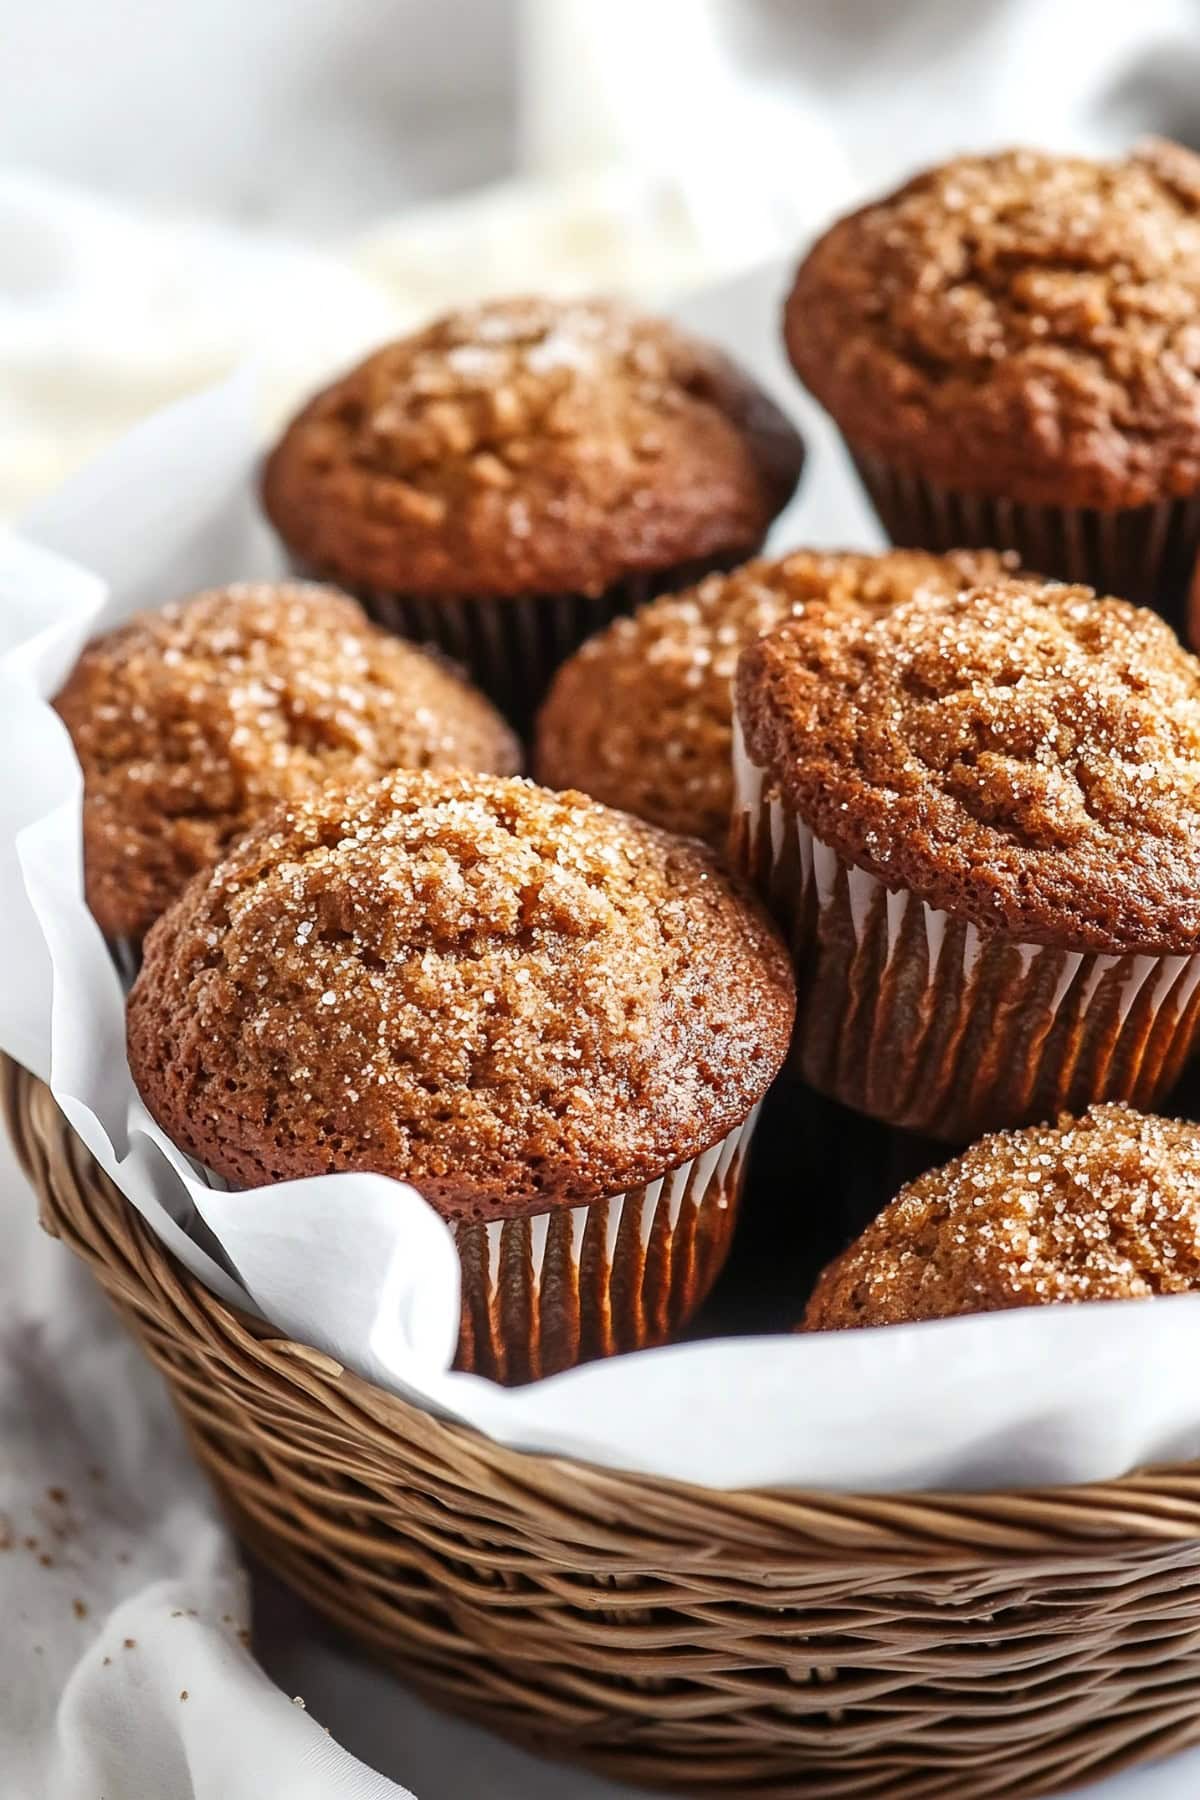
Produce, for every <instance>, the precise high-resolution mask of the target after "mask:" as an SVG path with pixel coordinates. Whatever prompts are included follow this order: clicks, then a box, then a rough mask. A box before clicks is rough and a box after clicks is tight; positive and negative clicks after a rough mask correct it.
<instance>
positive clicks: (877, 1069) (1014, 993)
mask: <svg viewBox="0 0 1200 1800" xmlns="http://www.w3.org/2000/svg"><path fill="white" fill-rule="evenodd" d="M734 762H735V807H734V828H733V853H734V858H735V861H736V862H738V863H739V864H740V865H741V867H742V868H743V869H744V870H745V871H746V872H747V873H748V874H749V876H750V878H751V879H752V880H753V881H754V883H755V884H756V886H757V887H758V888H759V890H760V892H761V893H762V894H763V895H764V896H765V897H766V899H767V901H768V903H769V904H770V906H771V907H772V909H773V910H774V912H775V914H776V916H777V918H778V919H779V920H780V923H781V924H782V926H783V928H784V929H785V931H786V932H787V934H788V937H789V940H790V943H791V947H792V954H793V957H794V959H795V963H796V970H797V977H798V988H799V1009H798V1013H797V1022H796V1035H795V1038H794V1040H793V1047H792V1062H793V1066H794V1068H795V1069H796V1071H797V1072H798V1073H799V1074H800V1075H801V1076H802V1077H803V1079H804V1080H805V1081H807V1082H809V1083H810V1084H811V1086H813V1087H815V1088H817V1089H818V1090H819V1091H820V1092H822V1093H825V1094H829V1095H831V1096H832V1097H833V1098H834V1099H837V1100H840V1101H842V1102H843V1104H845V1105H847V1106H852V1107H854V1108H856V1109H857V1110H858V1111H860V1112H864V1113H868V1114H870V1115H871V1116H872V1117H873V1118H877V1119H882V1120H883V1121H884V1122H885V1123H887V1124H889V1125H895V1126H900V1127H902V1128H904V1129H905V1130H908V1131H914V1132H920V1133H923V1134H924V1135H926V1136H929V1137H937V1138H942V1139H945V1140H948V1141H949V1142H951V1143H960V1144H961V1143H966V1142H968V1141H969V1140H970V1139H972V1138H975V1137H978V1136H979V1135H980V1133H982V1132H984V1131H993V1130H998V1129H1000V1128H1002V1127H1007V1126H1017V1125H1027V1124H1031V1123H1033V1122H1034V1121H1036V1120H1041V1119H1051V1118H1053V1117H1054V1116H1055V1115H1056V1114H1057V1113H1059V1112H1061V1111H1064V1110H1066V1111H1070V1112H1079V1111H1081V1110H1082V1109H1083V1108H1085V1107H1087V1106H1088V1105H1090V1104H1091V1102H1093V1101H1096V1100H1128V1101H1130V1102H1131V1103H1132V1104H1133V1105H1135V1106H1141V1107H1153V1106H1154V1105H1155V1104H1156V1102H1157V1101H1159V1100H1160V1099H1161V1098H1162V1096H1163V1095H1164V1094H1165V1093H1166V1092H1167V1091H1168V1089H1169V1088H1170V1087H1171V1086H1172V1084H1173V1083H1174V1081H1175V1080H1176V1078H1177V1076H1178V1075H1179V1072H1180V1069H1181V1068H1182V1065H1183V1063H1184V1060H1185V1059H1186V1057H1187V1055H1188V1053H1189V1052H1190V1050H1191V1048H1192V1045H1193V1043H1194V1041H1195V1040H1196V1037H1197V1034H1198V1032H1200V955H1192V956H1149V955H1136V954H1131V955H1125V956H1115V955H1104V954H1100V953H1098V952H1083V951H1077V950H1060V949H1057V948H1055V947H1053V946H1050V945H1043V944H1024V943H1019V942H1016V941H1014V940H1012V939H1010V938H1004V937H985V936H984V935H983V934H982V933H981V932H980V931H979V930H978V929H977V927H976V926H974V925H971V924H967V923H965V922H964V921H963V920H961V919H956V918H954V917H952V916H951V915H950V914H948V913H945V912H940V911H938V910H937V909H936V908H934V907H931V906H929V905H927V904H926V903H925V902H924V901H923V900H920V899H918V898H917V896H916V895H915V894H912V893H910V892H908V891H907V890H905V889H903V888H901V889H889V888H887V887H885V886H884V884H883V883H882V882H881V881H879V880H877V879H876V877H875V876H874V875H871V874H869V873H868V872H867V871H866V870H865V869H860V868H856V867H854V866H853V865H852V864H850V863H847V862H845V861H843V860H842V858H841V857H839V856H838V855H837V853H836V852H835V851H834V850H832V849H830V847H829V846H828V845H827V844H824V843H822V842H821V840H820V839H819V838H816V837H814V835H813V833H812V832H811V831H810V830H809V828H808V826H807V825H805V824H804V822H803V820H801V819H800V818H799V817H798V816H797V815H796V814H795V813H794V812H792V811H791V809H790V808H789V807H788V806H787V804H786V802H785V801H783V800H782V799H780V798H779V797H778V796H776V795H772V794H770V793H769V792H768V791H767V785H766V778H765V773H764V771H763V770H762V769H760V768H758V767H757V766H756V765H755V764H754V763H752V762H751V761H750V759H749V757H748V756H747V754H746V750H745V746H744V743H743V742H742V739H741V735H740V732H738V733H737V736H736V740H735V747H734Z"/></svg>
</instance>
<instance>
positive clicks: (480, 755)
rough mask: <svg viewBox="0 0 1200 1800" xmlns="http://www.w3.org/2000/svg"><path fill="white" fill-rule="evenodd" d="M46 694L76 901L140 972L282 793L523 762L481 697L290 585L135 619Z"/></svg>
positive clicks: (355, 613)
mask: <svg viewBox="0 0 1200 1800" xmlns="http://www.w3.org/2000/svg"><path fill="white" fill-rule="evenodd" d="M54 704H55V706H56V707H57V709H58V712H59V714H60V715H61V717H62V719H63V722H64V724H65V725H66V727H67V730H68V731H69V732H70V734H71V738H72V741H73V742H74V745H75V750H76V753H77V755H78V757H79V761H80V764H81V766H82V769H83V782H84V799H83V840H84V870H85V878H86V884H87V898H88V905H89V906H90V907H91V909H92V912H93V913H94V914H95V916H96V919H97V921H98V923H99V925H100V929H101V930H102V931H103V932H104V933H105V935H106V937H108V938H109V940H110V942H112V943H113V944H114V945H115V946H118V947H119V948H120V950H121V953H122V956H123V958H125V959H129V958H132V960H133V963H134V966H136V958H137V949H138V946H139V945H140V942H141V939H142V937H143V936H144V934H145V932H146V931H147V930H148V928H149V927H150V926H151V925H152V924H153V922H154V920H155V919H156V918H157V917H158V916H159V914H160V913H161V912H162V911H163V910H164V909H165V908H166V907H167V906H169V905H170V903H171V902H172V901H173V900H174V899H175V898H176V897H177V896H178V895H179V894H180V893H181V892H182V890H183V888H184V887H185V886H186V885H187V882H188V881H189V880H190V879H191V877H192V876H193V875H194V874H195V873H196V872H197V870H199V869H207V868H209V867H210V866H211V865H212V864H213V863H214V862H216V860H217V859H218V857H219V856H220V855H221V854H222V852H223V851H224V850H225V849H226V848H227V847H228V845H229V844H230V843H231V842H232V840H233V839H234V838H235V837H237V835H238V834H239V833H240V832H242V831H244V830H245V829H246V827H247V826H248V825H250V824H252V823H253V822H254V821H255V820H256V819H258V818H260V817H261V816H262V814H263V813H264V811H266V810H268V809H269V808H270V807H272V806H273V805H274V804H275V803H276V802H277V801H279V800H282V799H289V798H292V797H295V796H298V795H300V794H303V793H306V792H308V791H309V790H310V789H311V788H314V787H317V786H319V785H320V784H321V783H322V782H325V781H355V780H357V781H364V780H370V779H371V778H373V777H374V776H377V775H382V774H384V773H386V772H387V771H388V770H390V769H394V768H397V767H403V768H418V769H425V768H435V769H442V768H469V769H489V770H494V771H495V772H497V773H499V774H511V773H512V772H514V771H515V770H516V769H518V768H519V767H520V750H519V747H518V745H517V743H516V740H515V739H514V737H513V735H512V733H511V732H510V731H509V729H508V727H507V726H506V725H505V724H504V721H503V720H502V719H501V718H500V716H499V714H498V713H497V712H495V711H494V709H493V708H492V707H491V706H490V705H489V704H488V702H487V701H486V700H485V699H484V698H483V696H482V695H481V694H478V693H476V691H475V690H474V689H473V688H471V687H470V686H468V684H467V683H466V682H465V681H463V680H461V679H460V678H459V677H458V676H457V675H456V674H455V673H453V671H452V670H450V669H448V668H447V667H445V666H444V665H443V664H442V663H440V662H438V661H435V660H434V659H433V658H432V657H429V656H427V655H425V654H424V653H423V652H421V651H419V650H416V649H414V648H412V647H411V646H410V645H407V644H402V643H399V642H397V640H396V639H395V638H394V637H392V636H391V634H390V633H388V632H385V631H381V630H379V629H378V627H376V626H374V625H372V624H371V623H370V621H369V620H368V619H367V618H366V616H365V614H364V613H363V611H362V609H361V607H359V606H358V605H357V604H356V603H355V602H354V601H353V600H351V599H350V598H349V597H348V596H347V595H345V594H339V593H336V592H335V591H334V590H333V589H331V588H324V587H317V586H315V585H312V584H308V583H301V582H288V583H283V584H279V585H276V584H271V583H242V584H238V585H236V586H233V587H227V588H217V589H213V590H211V591H209V592H206V593H202V594H197V595H195V596H194V597H193V598H192V599H190V600H185V601H181V602H179V603H178V604H176V605H171V606H165V607H163V608H162V610H161V611H159V612H147V613H140V614H138V615H137V616H136V617H135V618H133V619H130V620H129V621H128V622H127V623H126V624H125V625H122V626H121V627H120V628H119V629H118V630H116V631H113V632H111V633H110V634H109V635H108V636H107V637H103V638H100V639H99V640H98V641H97V642H96V643H94V644H91V645H89V646H88V648H87V649H86V650H85V651H84V653H83V655H82V656H81V657H80V659H79V661H78V663H77V664H76V666H75V669H74V671H73V673H72V674H71V676H70V678H69V679H68V681H67V683H66V686H65V687H64V688H63V690H62V692H61V693H60V694H59V696H58V698H57V700H56V701H55V703H54Z"/></svg>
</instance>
